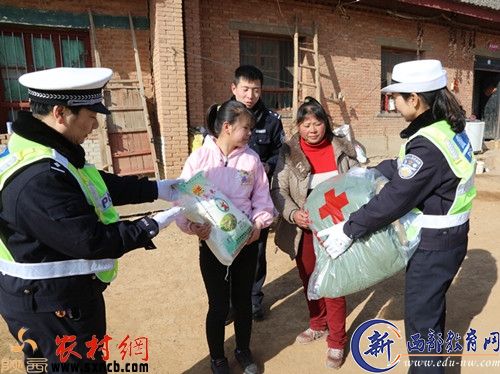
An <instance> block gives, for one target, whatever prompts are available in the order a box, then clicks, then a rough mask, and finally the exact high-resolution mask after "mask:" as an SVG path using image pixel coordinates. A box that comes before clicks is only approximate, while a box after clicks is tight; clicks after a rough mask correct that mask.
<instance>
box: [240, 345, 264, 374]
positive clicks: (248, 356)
mask: <svg viewBox="0 0 500 374" xmlns="http://www.w3.org/2000/svg"><path fill="white" fill-rule="evenodd" d="M234 357H236V361H238V363H239V364H240V366H241V368H242V369H243V373H244V374H259V368H258V367H257V364H255V361H254V360H253V357H252V352H250V350H249V349H243V350H241V351H240V350H239V349H235V350H234Z"/></svg>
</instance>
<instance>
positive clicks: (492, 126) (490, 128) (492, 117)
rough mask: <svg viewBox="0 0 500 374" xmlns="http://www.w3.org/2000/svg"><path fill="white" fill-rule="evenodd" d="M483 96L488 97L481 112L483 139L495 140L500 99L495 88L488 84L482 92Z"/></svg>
mask: <svg viewBox="0 0 500 374" xmlns="http://www.w3.org/2000/svg"><path fill="white" fill-rule="evenodd" d="M484 94H485V95H486V96H487V97H488V99H487V101H486V105H485V106H484V111H483V120H484V138H485V139H487V140H488V139H495V137H496V135H497V134H496V132H497V128H498V126H499V125H498V111H499V110H500V109H499V103H500V98H499V97H498V89H497V86H496V85H495V84H493V83H491V84H489V85H488V87H486V89H485V90H484Z"/></svg>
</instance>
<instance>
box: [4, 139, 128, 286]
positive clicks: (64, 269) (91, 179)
mask: <svg viewBox="0 0 500 374" xmlns="http://www.w3.org/2000/svg"><path fill="white" fill-rule="evenodd" d="M8 147H9V154H7V155H6V156H5V157H2V158H0V191H1V190H2V189H3V187H4V184H5V182H6V181H7V180H8V179H9V177H10V176H12V175H13V174H14V173H15V172H16V171H18V170H20V169H21V168H23V167H25V166H27V165H30V164H32V163H34V162H36V161H39V160H41V159H46V158H50V159H53V160H55V161H57V162H58V163H60V164H61V165H62V166H63V167H64V168H65V169H67V170H68V171H69V172H70V173H71V174H72V175H73V177H74V178H75V179H76V180H77V181H78V184H79V185H80V188H81V189H82V192H83V193H84V195H85V197H86V199H87V202H88V203H89V204H90V205H92V206H93V207H94V209H95V212H96V214H97V216H98V217H99V220H100V221H101V222H102V223H104V224H110V223H113V222H116V221H118V219H119V215H118V212H117V211H116V209H115V208H114V206H113V204H112V201H111V197H110V195H109V192H108V190H107V187H106V184H105V183H104V181H103V180H102V177H101V175H100V174H99V172H98V171H97V169H96V168H95V167H94V166H92V165H85V167H84V168H82V169H77V168H76V167H74V166H73V165H72V164H71V163H70V162H69V161H68V160H67V159H66V158H65V157H64V156H62V155H61V154H59V153H58V152H57V151H55V150H53V149H51V148H48V147H45V146H43V145H41V144H38V143H35V142H32V141H30V140H27V139H25V138H23V137H21V136H19V135H17V134H12V136H11V138H10V139H9V145H8ZM0 259H1V261H0V272H3V273H6V274H9V275H12V276H16V277H18V278H23V279H50V278H58V277H64V276H72V275H84V274H92V273H96V275H97V276H98V278H99V279H100V280H102V281H103V282H107V283H109V282H111V281H112V280H113V279H115V278H116V275H117V272H118V261H117V260H115V259H98V260H85V259H81V260H68V261H55V262H46V263H39V264H24V263H23V264H20V263H17V262H15V261H14V259H13V257H12V255H11V253H10V252H9V250H8V248H7V247H6V245H5V243H4V242H3V240H1V239H0ZM7 263H8V264H7ZM84 263H86V264H85V265H83V264H84ZM27 265H29V266H27ZM16 269H17V270H16Z"/></svg>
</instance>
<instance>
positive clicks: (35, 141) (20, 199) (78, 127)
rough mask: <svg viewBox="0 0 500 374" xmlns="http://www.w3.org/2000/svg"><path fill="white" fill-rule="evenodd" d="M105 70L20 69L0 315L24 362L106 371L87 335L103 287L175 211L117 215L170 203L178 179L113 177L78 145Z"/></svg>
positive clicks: (2, 220)
mask: <svg viewBox="0 0 500 374" xmlns="http://www.w3.org/2000/svg"><path fill="white" fill-rule="evenodd" d="M111 75H112V71H111V70H110V69H106V68H81V69H77V68H56V69H49V70H43V71H38V72H34V73H29V74H24V75H23V76H21V77H20V78H19V82H20V83H21V84H22V85H23V86H25V87H27V88H28V95H29V98H30V106H31V110H32V112H31V113H29V112H19V114H18V119H17V120H16V121H15V122H14V124H13V131H14V133H13V134H12V135H11V137H10V139H9V143H8V148H7V149H6V151H5V152H4V153H3V154H2V155H1V157H0V193H1V210H0V314H1V315H2V317H3V318H4V319H5V321H6V323H7V326H8V328H9V331H10V332H11V334H12V335H13V336H14V337H15V338H16V339H18V340H19V341H20V346H19V347H20V348H22V350H23V352H24V354H25V361H26V365H27V366H29V365H34V363H37V364H41V365H43V366H45V369H46V371H44V372H48V373H52V372H60V371H59V370H60V368H58V365H60V364H61V363H66V362H67V364H71V365H74V366H72V368H74V369H75V370H77V371H78V370H80V371H79V372H83V371H86V370H87V369H88V368H89V367H92V372H94V373H105V372H107V371H106V363H105V361H104V360H103V357H102V355H101V353H102V352H101V353H98V354H95V352H90V351H89V349H87V347H89V345H87V346H86V343H89V344H91V343H90V342H91V341H92V340H95V339H97V342H101V343H102V342H103V339H104V337H105V334H106V318H105V306H104V299H103V295H102V293H103V291H104V290H105V289H106V287H107V286H108V284H109V283H110V282H111V281H112V280H113V279H114V278H115V277H116V275H117V271H118V268H117V260H116V259H118V258H119V257H121V256H123V255H124V254H125V253H127V252H129V251H131V250H133V249H136V248H141V247H143V248H146V249H153V248H156V247H155V246H154V244H153V243H152V241H151V239H152V238H153V237H155V236H156V235H157V234H158V232H159V230H160V229H162V228H164V227H166V226H167V225H168V224H169V223H170V222H171V221H172V220H173V219H175V216H176V215H177V214H178V213H179V212H180V211H181V208H178V207H176V208H172V209H170V210H167V211H164V212H160V213H158V214H156V215H154V216H153V217H142V218H140V219H137V220H135V221H125V220H122V221H120V220H119V215H118V213H117V211H116V209H115V207H114V205H113V204H115V205H123V204H134V203H144V202H149V201H153V200H155V199H157V198H162V199H164V200H169V201H172V200H174V199H176V195H177V194H176V190H175V188H174V187H173V186H175V185H176V184H177V181H176V180H160V181H157V182H155V181H149V180H148V179H147V178H142V179H139V178H137V177H134V176H130V177H119V176H116V175H113V174H108V173H105V172H102V171H99V170H97V169H96V168H95V167H94V166H92V165H89V164H86V162H85V151H84V149H83V148H82V147H81V144H82V143H83V142H84V141H85V139H86V137H87V136H88V135H89V134H90V133H91V132H92V130H94V129H96V128H97V126H98V122H97V118H96V117H97V113H103V114H109V113H110V112H109V111H108V110H107V109H106V107H104V105H103V104H102V103H101V101H102V87H103V86H104V85H105V84H106V83H107V82H108V80H109V79H110V78H111ZM65 339H68V340H67V341H66V340H65ZM65 341H66V343H65ZM27 343H29V344H27ZM68 347H70V348H71V349H72V353H71V354H64V353H65V352H66V351H65V350H66V349H67V348H68ZM61 350H62V354H61ZM89 353H90V355H88V354H89ZM91 356H92V357H91ZM30 361H31V362H30ZM77 368H78V369H77Z"/></svg>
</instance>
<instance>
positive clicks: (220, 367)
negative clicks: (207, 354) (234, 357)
mask: <svg viewBox="0 0 500 374" xmlns="http://www.w3.org/2000/svg"><path fill="white" fill-rule="evenodd" d="M210 367H211V368H212V373H214V374H229V364H228V363H227V358H225V357H224V358H217V359H213V358H212V359H211V365H210Z"/></svg>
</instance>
